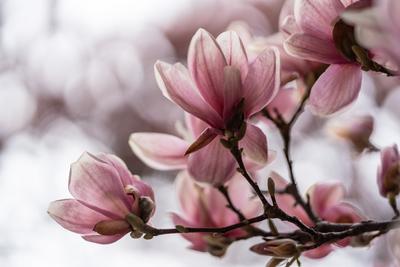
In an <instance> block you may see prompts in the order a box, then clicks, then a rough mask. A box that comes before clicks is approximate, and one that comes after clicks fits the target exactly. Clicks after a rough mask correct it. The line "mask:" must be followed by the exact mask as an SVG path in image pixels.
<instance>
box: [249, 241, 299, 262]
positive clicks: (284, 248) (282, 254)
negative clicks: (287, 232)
mask: <svg viewBox="0 0 400 267" xmlns="http://www.w3.org/2000/svg"><path fill="white" fill-rule="evenodd" d="M250 250H251V251H253V252H255V253H257V254H260V255H266V256H272V257H274V258H277V259H287V258H291V257H295V256H296V255H299V252H300V250H299V248H298V244H297V242H296V241H294V240H292V239H287V238H285V239H276V240H268V241H265V242H263V243H260V244H256V245H254V246H252V247H251V248H250Z"/></svg>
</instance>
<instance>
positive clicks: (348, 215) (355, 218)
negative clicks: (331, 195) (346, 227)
mask: <svg viewBox="0 0 400 267" xmlns="http://www.w3.org/2000/svg"><path fill="white" fill-rule="evenodd" d="M321 216H322V218H323V219H324V220H327V221H328V222H334V223H356V222H360V221H361V220H362V217H361V215H360V212H359V210H358V209H357V208H356V207H355V206H353V205H352V204H350V203H347V202H341V203H338V204H336V205H333V206H330V207H328V208H327V209H326V210H325V212H324V213H323V214H322V215H321Z"/></svg>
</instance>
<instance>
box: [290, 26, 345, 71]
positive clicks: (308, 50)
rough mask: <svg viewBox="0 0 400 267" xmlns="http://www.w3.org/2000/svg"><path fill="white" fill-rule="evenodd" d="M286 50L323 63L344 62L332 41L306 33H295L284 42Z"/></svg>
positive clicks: (299, 56)
mask: <svg viewBox="0 0 400 267" xmlns="http://www.w3.org/2000/svg"><path fill="white" fill-rule="evenodd" d="M283 45H284V48H285V50H286V52H287V53H288V54H290V55H292V56H294V57H298V58H302V59H306V60H310V61H316V62H321V63H325V64H335V63H344V62H345V59H344V58H343V57H342V56H341V55H340V53H339V52H337V50H336V47H335V45H334V44H333V42H331V41H329V40H327V39H323V38H320V37H317V36H313V35H310V34H306V33H295V34H293V35H291V36H290V37H289V38H288V39H287V40H286V41H285V42H284V43H283Z"/></svg>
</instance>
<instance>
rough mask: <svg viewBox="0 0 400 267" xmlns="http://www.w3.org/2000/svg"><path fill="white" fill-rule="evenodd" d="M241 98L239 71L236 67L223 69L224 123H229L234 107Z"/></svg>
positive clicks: (241, 88)
mask: <svg viewBox="0 0 400 267" xmlns="http://www.w3.org/2000/svg"><path fill="white" fill-rule="evenodd" d="M242 97H243V86H242V80H241V78H240V71H239V69H238V68H236V67H232V66H227V67H225V68H224V112H223V118H224V121H229V120H230V119H231V117H232V115H233V113H234V109H235V107H236V106H237V105H238V104H239V102H240V101H241V100H242Z"/></svg>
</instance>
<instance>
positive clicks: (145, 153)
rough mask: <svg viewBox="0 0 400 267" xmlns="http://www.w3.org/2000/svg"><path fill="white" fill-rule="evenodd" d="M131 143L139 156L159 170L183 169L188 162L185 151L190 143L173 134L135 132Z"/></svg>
mask: <svg viewBox="0 0 400 267" xmlns="http://www.w3.org/2000/svg"><path fill="white" fill-rule="evenodd" d="M129 145H130V146H131V148H132V150H133V152H134V153H135V154H136V156H137V157H138V158H140V159H141V160H142V161H143V162H144V163H146V164H147V165H149V166H150V167H152V168H154V169H157V170H175V169H183V168H185V167H186V164H187V157H185V156H184V155H185V151H186V149H187V148H188V146H189V144H188V143H187V142H186V141H184V140H182V139H180V138H178V137H176V136H173V135H168V134H161V133H133V134H131V136H130V138H129Z"/></svg>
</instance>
